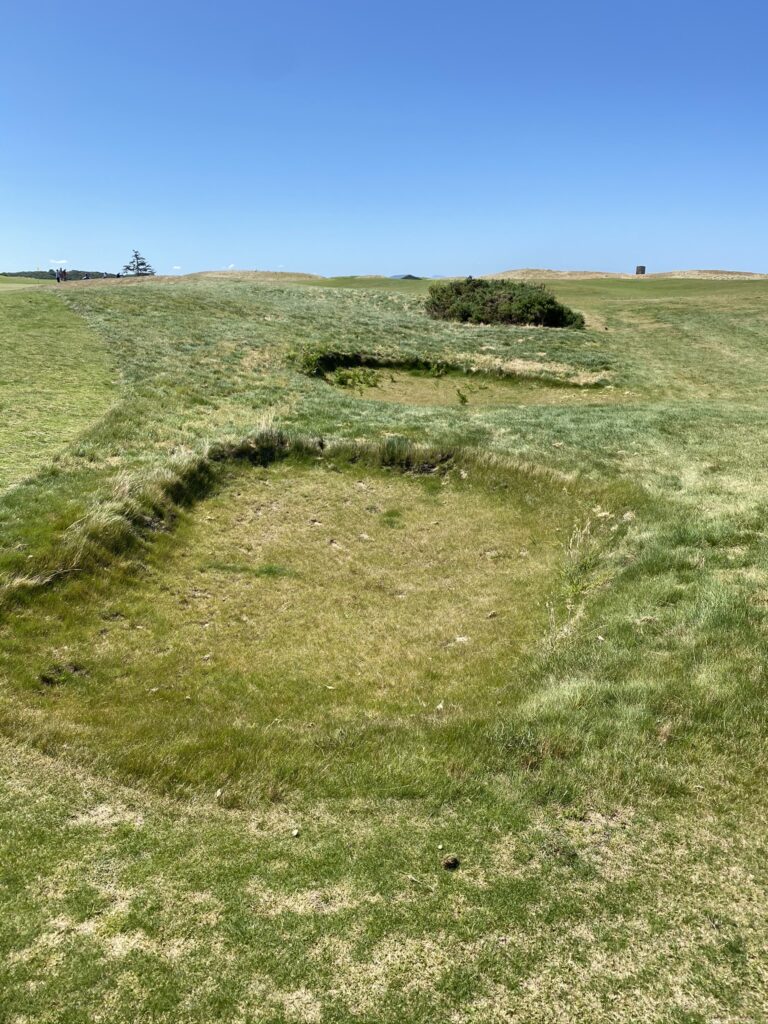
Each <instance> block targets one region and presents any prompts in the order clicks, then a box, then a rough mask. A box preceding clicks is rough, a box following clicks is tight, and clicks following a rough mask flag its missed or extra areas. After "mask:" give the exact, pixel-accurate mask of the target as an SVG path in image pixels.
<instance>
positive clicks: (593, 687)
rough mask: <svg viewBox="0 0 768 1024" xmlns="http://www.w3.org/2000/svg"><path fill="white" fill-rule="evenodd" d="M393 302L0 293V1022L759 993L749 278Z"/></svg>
mask: <svg viewBox="0 0 768 1024" xmlns="http://www.w3.org/2000/svg"><path fill="white" fill-rule="evenodd" d="M427 286H428V282H402V283H400V282H393V281H391V280H385V279H382V280H376V279H362V278H357V279H339V280H338V281H318V280H307V281H286V280H276V281H267V280H250V279H247V278H245V279H237V278H228V277H227V276H226V275H222V276H220V277H215V278H214V277H211V278H206V277H205V276H202V277H198V278H192V279H186V280H185V279H179V280H165V281H158V282H152V281H142V282H118V281H115V282H97V283H95V285H94V286H89V285H79V284H70V285H68V286H67V288H66V289H60V290H58V291H54V290H53V289H40V290H39V291H38V290H35V291H32V290H30V291H26V292H19V291H16V292H14V293H13V294H8V295H5V296H0V337H2V339H3V351H4V352H5V353H10V356H9V360H10V361H9V363H8V365H9V366H10V370H11V372H7V371H6V370H5V365H4V367H3V371H4V372H3V375H2V376H3V399H2V401H3V411H4V413H5V414H6V417H7V416H8V411H10V415H11V417H13V419H12V420H11V419H9V421H8V427H7V428H6V429H7V434H4V435H0V436H3V437H7V439H8V442H9V444H12V447H9V446H8V445H6V447H5V448H4V449H3V456H2V461H1V462H0V470H2V472H3V473H4V474H5V475H4V477H3V479H2V481H0V486H4V487H5V488H6V489H5V491H4V492H3V493H2V494H0V540H1V541H2V546H1V548H0V571H1V572H2V579H1V581H0V583H1V589H0V612H1V614H2V621H1V622H0V818H1V819H2V828H0V845H1V846H2V852H1V853H0V865H1V867H0V911H1V913H0V991H1V992H2V995H3V998H2V1000H1V1001H0V1003H1V1006H0V1020H2V1021H8V1022H14V1024H31V1022H33V1021H34V1022H38V1021H40V1022H43V1021H44V1022H49V1021H56V1022H57V1024H59V1022H67V1024H70V1022H72V1024H74V1022H91V1021H109V1022H110V1024H113V1022H129V1021H131V1022H133V1021H137V1020H142V1021H144V1020H146V1021H150V1020H151V1021H167V1022H187V1021H189V1022H193V1021H194V1022H201V1024H203V1022H206V1024H207V1022H210V1021H232V1022H235V1021H237V1022H251V1021H254V1022H255V1021H265V1022H295V1021H304V1022H320V1024H321V1022H325V1021H328V1022H334V1024H335V1022H348V1021H349V1022H351V1021H382V1022H392V1024H394V1022H403V1021H408V1022H411V1021H413V1022H424V1024H426V1022H434V1021H450V1022H452V1024H498V1022H505V1024H506V1022H510V1024H511V1022H515V1024H517V1022H519V1024H529V1022H530V1024H539V1022H540V1024H554V1022H571V1021H577V1020H578V1021H581V1020H584V1021H590V1022H598V1024H601V1022H605V1024H608V1022H611V1024H613V1022H622V1024H624V1022H626V1024H629V1022H640V1021H642V1022H658V1024H667V1022H673V1024H704V1022H707V1024H709V1022H715V1021H717V1022H718V1024H744V1022H759V1021H763V1020H765V1019H766V1018H767V1017H768V996H766V991H768V988H767V986H766V980H767V979H766V974H767V973H768V953H766V948H767V945H768V925H766V896H765V886H766V881H768V868H766V864H767V863H768V861H767V860H766V845H767V843H766V838H767V832H766V826H765V821H766V810H768V808H767V807H766V804H767V803H768V801H767V800H766V793H765V787H764V782H763V780H764V777H765V769H766V750H768V747H767V746H766V737H767V735H768V722H766V668H765V663H766V659H765V650H766V630H767V628H768V600H767V599H766V593H767V587H766V585H767V583H768V551H767V549H766V536H765V525H764V524H765V516H766V509H767V508H768V485H766V484H765V482H764V472H763V469H764V461H765V455H764V452H765V449H766V442H768V417H767V416H766V411H767V409H768V407H767V406H766V402H765V394H766V386H767V385H768V364H767V363H766V361H765V358H764V355H765V352H766V348H767V347H768V285H767V284H766V283H764V282H760V281H755V282H753V281H725V282H718V281H699V280H664V281H642V282H637V281H631V280H630V281H615V280H589V281H579V282H558V283H557V284H556V292H557V295H558V298H560V299H561V300H562V301H564V302H566V303H567V304H569V305H571V306H572V307H573V308H575V309H577V310H579V311H582V312H583V313H584V314H585V316H586V319H587V328H586V330H585V331H567V330H564V331H561V330H543V329H536V330H533V329H519V328H490V327H466V326H459V325H450V324H445V323H438V322H435V321H431V320H428V319H427V318H426V316H425V315H424V313H423V312H422V307H421V304H422V302H423V296H424V294H425V291H426V288H427ZM459 392H461V394H463V395H464V397H465V400H462V399H461V398H460V397H459ZM371 399H373V400H371ZM11 485H13V486H11ZM446 858H455V860H454V861H451V860H447V861H446ZM444 863H445V864H447V867H446V866H444Z"/></svg>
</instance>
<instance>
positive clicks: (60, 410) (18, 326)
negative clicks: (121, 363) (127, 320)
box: [0, 279, 112, 491]
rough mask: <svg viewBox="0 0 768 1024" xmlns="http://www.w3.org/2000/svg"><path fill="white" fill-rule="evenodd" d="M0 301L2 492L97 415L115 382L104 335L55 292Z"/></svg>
mask: <svg viewBox="0 0 768 1024" xmlns="http://www.w3.org/2000/svg"><path fill="white" fill-rule="evenodd" d="M0 280H2V279H0ZM10 280H14V279H10ZM0 303H1V304H2V305H0V348H1V349H2V353H3V358H2V364H1V366H0V491H2V490H3V489H4V488H6V487H8V486H10V485H11V484H14V483H17V482H18V481H19V480H21V479H23V478H24V477H26V476H29V475H30V474H31V473H32V472H33V471H34V470H37V469H39V468H40V467H41V466H42V465H43V464H44V463H45V462H49V461H50V459H51V457H52V456H53V455H54V454H55V453H56V452H57V451H58V450H59V449H63V448H65V447H66V445H67V444H68V442H70V441H71V440H72V439H73V438H74V437H76V436H77V435H78V434H80V433H82V432H83V431H84V430H85V429H86V428H87V427H88V426H90V424H91V423H93V422H95V421H96V420H98V419H99V418H100V417H101V415H102V414H103V412H104V410H105V409H106V408H107V405H108V404H109V402H110V400H111V398H112V382H111V379H110V377H111V366H110V359H109V357H108V354H107V352H106V348H105V346H104V344H103V343H102V341H101V339H100V338H98V337H97V336H95V335H94V334H93V333H92V332H90V331H89V330H88V329H87V328H86V327H85V325H84V324H83V322H82V320H81V319H80V318H79V317H77V316H75V315H74V314H73V313H71V312H69V310H68V309H67V308H66V307H65V306H63V305H62V304H61V303H60V302H58V301H57V300H56V297H55V296H54V295H50V294H45V295H34V294H33V293H30V292H16V291H14V292H13V293H12V294H5V293H3V294H2V295H1V296H0Z"/></svg>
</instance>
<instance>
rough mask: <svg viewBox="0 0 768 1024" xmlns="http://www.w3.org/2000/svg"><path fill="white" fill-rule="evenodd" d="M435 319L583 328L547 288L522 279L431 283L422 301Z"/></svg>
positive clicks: (580, 320)
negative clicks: (424, 300)
mask: <svg viewBox="0 0 768 1024" xmlns="http://www.w3.org/2000/svg"><path fill="white" fill-rule="evenodd" d="M426 310H427V313H428V314H429V315H430V316H431V317H432V318H433V319H435V320H458V321H459V322H461V323H470V324H518V325H525V324H529V325H531V326H534V327H577V328H582V327H584V317H583V316H582V315H581V313H576V312H574V310H572V309H569V308H568V306H564V305H563V304H562V303H561V302H558V300H557V299H556V298H555V296H554V295H553V294H552V292H551V291H549V289H548V288H545V287H544V286H543V285H540V284H529V283H527V282H525V281H488V280H478V279H477V278H474V277H468V278H466V280H464V281H446V282H444V283H440V284H433V285H432V286H431V288H430V289H429V295H428V297H427V302H426Z"/></svg>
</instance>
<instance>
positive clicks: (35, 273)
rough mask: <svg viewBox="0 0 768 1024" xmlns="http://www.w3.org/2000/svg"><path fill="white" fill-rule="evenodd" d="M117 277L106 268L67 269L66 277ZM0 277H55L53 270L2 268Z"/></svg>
mask: <svg viewBox="0 0 768 1024" xmlns="http://www.w3.org/2000/svg"><path fill="white" fill-rule="evenodd" d="M105 275H106V276H107V277H117V274H110V273H108V272H107V271H106V270H68V271H67V279H68V280H70V281H82V280H83V278H84V277H86V276H87V277H104V276H105ZM0 277H31V278H34V279H35V280H37V281H50V280H51V279H52V278H54V277H56V271H55V270H3V271H0Z"/></svg>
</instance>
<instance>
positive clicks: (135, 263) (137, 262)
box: [123, 249, 154, 277]
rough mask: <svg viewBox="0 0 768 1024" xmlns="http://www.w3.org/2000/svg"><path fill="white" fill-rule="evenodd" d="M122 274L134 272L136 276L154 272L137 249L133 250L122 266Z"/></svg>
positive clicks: (148, 274) (149, 274)
mask: <svg viewBox="0 0 768 1024" xmlns="http://www.w3.org/2000/svg"><path fill="white" fill-rule="evenodd" d="M123 273H124V274H135V275H136V276H137V277H149V276H151V275H152V274H154V270H153V269H152V267H151V266H150V265H149V263H147V261H146V260H145V259H144V257H143V256H142V255H141V253H140V252H139V251H138V249H134V250H133V256H132V257H131V259H130V260H128V262H127V263H126V264H125V266H124V267H123Z"/></svg>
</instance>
